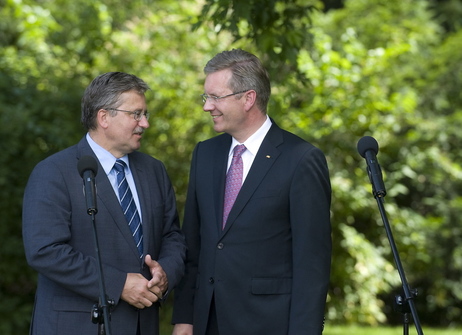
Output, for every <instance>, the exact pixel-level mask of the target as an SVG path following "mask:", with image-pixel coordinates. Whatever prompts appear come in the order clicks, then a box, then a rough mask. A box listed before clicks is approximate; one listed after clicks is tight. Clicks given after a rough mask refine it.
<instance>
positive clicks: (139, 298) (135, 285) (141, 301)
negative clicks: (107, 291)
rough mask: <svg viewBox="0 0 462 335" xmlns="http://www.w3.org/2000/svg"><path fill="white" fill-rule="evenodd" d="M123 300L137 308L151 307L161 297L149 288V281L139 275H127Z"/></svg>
mask: <svg viewBox="0 0 462 335" xmlns="http://www.w3.org/2000/svg"><path fill="white" fill-rule="evenodd" d="M121 298H122V300H124V301H126V302H128V303H129V304H130V305H132V306H135V307H136V308H139V309H143V308H145V307H150V306H151V305H152V304H153V303H155V302H156V301H157V300H159V297H158V296H157V295H156V294H155V293H153V292H151V291H150V290H149V288H148V280H147V279H146V278H144V277H143V276H142V275H141V274H139V273H127V279H126V280H125V285H124V289H123V291H122V296H121Z"/></svg>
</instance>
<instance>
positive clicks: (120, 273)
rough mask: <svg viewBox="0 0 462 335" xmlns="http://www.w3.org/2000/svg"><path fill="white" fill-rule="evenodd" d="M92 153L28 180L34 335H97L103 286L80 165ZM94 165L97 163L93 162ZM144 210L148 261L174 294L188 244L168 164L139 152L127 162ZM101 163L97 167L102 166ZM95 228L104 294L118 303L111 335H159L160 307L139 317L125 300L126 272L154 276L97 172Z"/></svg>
mask: <svg viewBox="0 0 462 335" xmlns="http://www.w3.org/2000/svg"><path fill="white" fill-rule="evenodd" d="M84 155H93V156H94V153H93V151H92V150H91V148H90V146H89V145H88V143H87V141H86V139H85V138H84V139H82V140H81V141H80V142H79V143H78V144H77V145H74V146H72V147H70V148H68V149H66V150H63V151H61V152H59V153H57V154H55V155H52V156H50V157H48V158H47V159H45V160H44V161H42V162H40V163H39V164H38V165H37V166H36V167H35V169H34V170H33V172H32V174H31V176H30V179H29V181H28V184H27V187H26V191H25V196H24V208H23V238H24V246H25V251H26V257H27V261H28V262H29V264H30V266H32V267H33V268H34V269H35V270H37V271H38V273H39V276H38V287H37V293H36V299H35V306H34V313H33V319H32V325H31V334H41V335H52V334H59V335H63V334H66V335H73V334H75V335H81V334H96V333H97V326H96V325H94V324H93V323H92V322H91V321H90V311H91V309H92V306H93V304H95V303H96V302H98V298H99V281H98V278H99V277H98V270H97V263H96V251H95V243H94V237H93V225H92V220H91V217H90V216H89V215H88V214H87V208H86V204H85V197H84V194H83V182H82V178H81V177H80V175H79V172H78V171H77V162H78V160H79V158H80V157H82V156H84ZM95 158H96V156H95ZM129 160H130V168H131V171H132V173H133V177H134V180H135V183H136V186H137V191H138V196H139V198H140V205H141V207H142V222H143V239H144V254H145V255H146V254H150V255H151V256H152V258H153V259H155V260H158V262H159V263H160V264H161V266H162V267H163V269H164V271H165V272H166V274H167V277H168V281H169V287H170V288H172V287H173V286H175V285H176V284H177V283H178V282H179V280H180V279H181V276H182V275H183V272H184V255H185V244H184V238H183V235H182V233H181V231H180V228H179V223H178V214H177V210H176V203H175V196H174V192H173V189H172V185H171V183H170V180H169V178H168V176H167V173H166V171H165V168H164V166H163V164H162V163H161V162H160V161H158V160H156V159H154V158H152V157H150V156H148V155H146V154H143V153H140V152H133V153H132V154H130V155H129ZM98 164H99V163H98ZM98 171H99V173H98V174H97V175H96V178H95V180H96V182H95V183H96V189H97V208H98V213H97V214H96V216H95V217H96V220H95V221H96V227H97V234H98V239H99V249H100V253H101V259H102V263H103V274H104V279H105V284H106V293H107V296H108V297H109V298H110V299H114V300H115V304H116V305H115V308H114V309H113V311H112V318H111V328H112V334H114V335H115V334H120V335H131V334H133V335H135V334H136V328H137V322H138V316H139V318H140V326H141V335H143V334H150V335H152V334H158V323H159V322H158V321H159V320H158V308H159V306H158V304H157V303H156V304H154V305H153V306H151V307H150V308H146V309H143V310H141V311H139V310H137V309H136V308H135V307H133V306H131V305H129V304H127V303H126V302H124V301H123V300H121V299H120V295H121V293H122V289H123V287H124V284H125V280H126V275H127V273H128V272H134V273H142V274H143V275H144V276H145V277H146V278H148V279H150V277H151V276H150V273H149V269H148V268H147V267H146V265H144V264H141V263H140V261H139V256H138V251H137V249H136V246H135V242H134V239H133V237H132V235H131V232H130V228H129V226H128V224H127V221H126V220H125V217H124V215H123V213H122V209H121V206H120V203H119V201H118V198H117V196H116V194H115V192H114V190H113V188H112V186H111V184H110V182H109V180H108V178H107V176H106V174H105V173H104V170H103V168H102V167H101V165H99V168H98Z"/></svg>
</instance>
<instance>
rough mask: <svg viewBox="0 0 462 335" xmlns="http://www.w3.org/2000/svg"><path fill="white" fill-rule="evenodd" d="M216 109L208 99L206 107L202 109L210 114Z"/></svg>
mask: <svg viewBox="0 0 462 335" xmlns="http://www.w3.org/2000/svg"><path fill="white" fill-rule="evenodd" d="M214 108H215V105H214V104H213V103H212V102H211V101H210V99H207V100H206V101H205V103H204V106H203V107H202V109H203V110H204V112H210V111H212V110H213V109H214Z"/></svg>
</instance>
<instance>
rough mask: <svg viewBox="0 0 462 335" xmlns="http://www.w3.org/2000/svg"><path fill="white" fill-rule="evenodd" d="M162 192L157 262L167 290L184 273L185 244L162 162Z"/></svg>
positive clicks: (170, 187)
mask: <svg viewBox="0 0 462 335" xmlns="http://www.w3.org/2000/svg"><path fill="white" fill-rule="evenodd" d="M162 179H163V183H162V185H163V188H164V190H163V193H164V194H165V200H164V203H165V212H164V218H163V222H162V224H163V226H162V242H161V249H160V252H159V259H158V262H159V264H160V265H161V266H162V269H163V270H164V271H165V273H166V275H167V278H168V282H169V290H170V288H173V287H175V286H176V285H177V284H178V283H179V281H180V280H181V278H182V276H183V274H184V258H185V254H186V246H185V241H184V237H183V233H182V232H181V230H180V224H179V218H178V212H177V208H176V198H175V193H174V190H173V187H172V184H171V182H170V179H169V177H168V175H167V171H166V170H165V167H164V166H163V164H162Z"/></svg>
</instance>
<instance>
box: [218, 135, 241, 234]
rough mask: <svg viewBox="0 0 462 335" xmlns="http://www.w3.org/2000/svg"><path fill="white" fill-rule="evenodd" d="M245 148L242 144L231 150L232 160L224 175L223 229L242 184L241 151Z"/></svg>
mask: <svg viewBox="0 0 462 335" xmlns="http://www.w3.org/2000/svg"><path fill="white" fill-rule="evenodd" d="M245 150H246V147H245V145H244V144H240V145H236V146H235V147H234V151H233V160H232V161H231V166H230V167H229V170H228V174H227V175H226V189H225V208H224V209H223V226H222V228H223V229H225V225H226V220H228V215H229V212H230V211H231V208H232V207H233V205H234V201H235V200H236V198H237V195H238V194H239V190H240V189H241V186H242V170H243V167H242V158H241V155H242V153H243V152H244V151H245Z"/></svg>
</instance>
